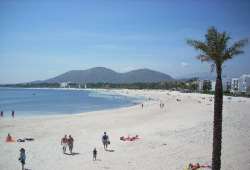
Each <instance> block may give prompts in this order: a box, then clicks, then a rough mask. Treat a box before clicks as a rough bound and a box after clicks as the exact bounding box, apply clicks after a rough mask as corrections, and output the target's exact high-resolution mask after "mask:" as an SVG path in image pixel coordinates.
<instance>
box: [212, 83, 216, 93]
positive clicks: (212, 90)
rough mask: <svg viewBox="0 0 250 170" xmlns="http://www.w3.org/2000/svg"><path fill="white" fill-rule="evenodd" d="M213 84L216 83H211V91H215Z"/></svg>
mask: <svg viewBox="0 0 250 170" xmlns="http://www.w3.org/2000/svg"><path fill="white" fill-rule="evenodd" d="M215 84H216V81H212V83H211V91H215Z"/></svg>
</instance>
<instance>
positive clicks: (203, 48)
mask: <svg viewBox="0 0 250 170" xmlns="http://www.w3.org/2000/svg"><path fill="white" fill-rule="evenodd" d="M187 44H189V45H190V46H192V47H194V48H195V49H196V50H201V51H202V52H203V53H207V51H208V47H207V45H206V43H204V42H202V41H198V40H191V39H189V40H187Z"/></svg>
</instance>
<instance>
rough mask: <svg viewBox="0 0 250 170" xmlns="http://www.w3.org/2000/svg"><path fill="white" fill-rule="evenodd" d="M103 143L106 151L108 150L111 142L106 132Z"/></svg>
mask: <svg viewBox="0 0 250 170" xmlns="http://www.w3.org/2000/svg"><path fill="white" fill-rule="evenodd" d="M102 143H103V147H104V149H105V150H107V148H108V145H109V144H110V142H109V137H108V135H107V133H106V132H104V134H103V136H102Z"/></svg>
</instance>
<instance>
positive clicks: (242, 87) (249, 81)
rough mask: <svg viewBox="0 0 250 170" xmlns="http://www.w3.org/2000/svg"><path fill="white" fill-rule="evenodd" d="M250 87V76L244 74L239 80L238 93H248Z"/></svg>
mask: <svg viewBox="0 0 250 170" xmlns="http://www.w3.org/2000/svg"><path fill="white" fill-rule="evenodd" d="M249 86H250V74H243V75H242V76H240V78H239V86H238V91H239V92H240V93H246V92H247V88H248V87H249Z"/></svg>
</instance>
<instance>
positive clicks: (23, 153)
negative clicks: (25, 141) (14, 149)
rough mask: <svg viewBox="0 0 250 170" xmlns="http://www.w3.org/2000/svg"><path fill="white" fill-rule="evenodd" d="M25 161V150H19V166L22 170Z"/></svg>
mask: <svg viewBox="0 0 250 170" xmlns="http://www.w3.org/2000/svg"><path fill="white" fill-rule="evenodd" d="M25 160H26V154H25V149H24V148H21V149H20V157H19V161H20V162H21V164H22V170H24V165H25Z"/></svg>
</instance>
